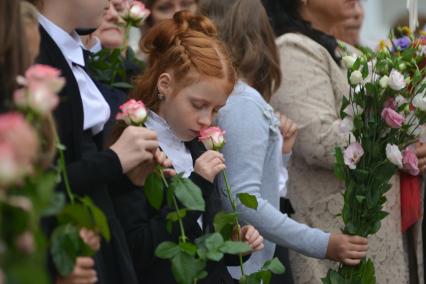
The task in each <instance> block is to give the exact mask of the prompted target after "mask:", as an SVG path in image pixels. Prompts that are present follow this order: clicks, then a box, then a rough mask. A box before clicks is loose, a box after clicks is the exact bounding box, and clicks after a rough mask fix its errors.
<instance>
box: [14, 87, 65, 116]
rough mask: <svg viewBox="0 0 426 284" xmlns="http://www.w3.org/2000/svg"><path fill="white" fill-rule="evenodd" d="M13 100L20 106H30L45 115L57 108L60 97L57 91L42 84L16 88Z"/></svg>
mask: <svg viewBox="0 0 426 284" xmlns="http://www.w3.org/2000/svg"><path fill="white" fill-rule="evenodd" d="M13 101H14V102H15V104H16V105H17V106H18V107H20V108H30V109H31V110H33V111H35V112H36V113H38V114H40V115H45V114H48V113H50V112H52V111H53V110H54V109H55V108H56V106H57V105H58V103H59V98H58V95H57V94H56V93H54V92H51V91H49V90H48V89H47V88H45V87H43V86H41V85H40V86H39V87H38V88H33V89H26V88H23V89H19V90H16V91H15V93H14V94H13Z"/></svg>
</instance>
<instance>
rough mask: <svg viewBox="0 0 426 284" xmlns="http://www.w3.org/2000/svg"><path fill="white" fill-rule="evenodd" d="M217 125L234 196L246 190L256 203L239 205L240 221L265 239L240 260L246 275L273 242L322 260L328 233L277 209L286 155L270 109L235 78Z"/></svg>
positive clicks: (236, 269)
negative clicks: (254, 206)
mask: <svg viewBox="0 0 426 284" xmlns="http://www.w3.org/2000/svg"><path fill="white" fill-rule="evenodd" d="M217 123H218V125H219V126H220V127H221V128H222V129H224V130H225V131H226V141H227V142H226V144H225V147H224V149H223V154H224V156H225V160H226V166H227V170H226V171H227V175H228V181H229V183H230V186H231V190H232V194H233V195H234V197H235V196H236V194H238V193H242V192H246V193H250V194H252V195H255V196H256V197H257V200H258V204H259V206H258V208H257V210H256V211H255V210H253V209H249V208H246V207H245V206H244V205H242V204H240V203H239V204H238V208H237V210H238V212H239V214H240V220H241V222H242V223H243V224H251V225H253V226H255V227H256V229H257V230H259V232H260V233H261V234H262V235H263V237H264V238H265V248H264V249H263V250H262V251H260V252H256V253H253V254H252V256H251V257H250V259H249V260H248V261H247V262H246V263H245V264H244V268H245V271H246V273H247V274H250V273H253V272H256V271H258V270H259V269H260V267H261V266H262V265H263V263H264V262H265V261H266V260H268V259H271V258H272V257H273V255H274V252H275V244H278V245H280V246H284V247H288V248H290V249H293V250H295V251H298V252H300V253H302V254H304V255H307V256H311V257H315V258H324V257H325V254H326V251H327V245H328V240H329V238H330V234H329V233H325V232H323V231H321V230H319V229H312V228H310V227H308V226H306V225H304V224H300V223H298V222H296V221H294V220H292V219H291V218H289V217H288V216H287V215H286V214H282V213H281V212H280V210H279V204H280V203H279V200H280V196H279V186H280V185H279V175H280V171H282V168H283V163H284V166H286V164H287V161H288V157H286V156H283V155H282V143H283V141H282V136H281V133H280V129H279V124H280V123H279V119H278V117H277V116H276V115H275V114H274V111H273V109H272V107H271V106H270V105H269V104H268V103H267V102H266V101H265V100H264V99H263V98H262V96H261V95H260V94H259V93H258V92H257V91H256V90H255V89H253V88H251V87H250V86H249V85H247V84H246V83H244V82H242V81H239V82H238V83H237V85H236V86H235V89H234V91H233V93H232V94H231V96H230V97H229V98H228V101H227V103H226V105H225V107H223V108H222V109H221V110H220V112H219V115H218V119H217ZM290 178H291V177H290ZM218 181H219V186H220V188H221V190H222V191H223V195H222V197H223V198H222V203H223V206H224V208H226V209H227V210H231V207H230V204H229V201H228V200H227V198H226V191H225V186H224V183H223V179H221V178H219V179H218ZM229 271H230V272H231V274H232V276H233V277H234V278H236V279H238V278H240V276H241V274H240V271H239V267H229Z"/></svg>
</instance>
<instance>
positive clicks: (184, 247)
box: [179, 242, 197, 256]
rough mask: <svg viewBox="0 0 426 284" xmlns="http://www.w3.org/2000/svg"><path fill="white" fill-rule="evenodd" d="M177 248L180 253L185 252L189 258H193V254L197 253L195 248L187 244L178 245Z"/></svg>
mask: <svg viewBox="0 0 426 284" xmlns="http://www.w3.org/2000/svg"><path fill="white" fill-rule="evenodd" d="M179 248H180V249H181V251H183V252H186V253H187V254H189V255H191V256H194V255H195V253H196V252H197V246H196V245H194V244H192V243H189V242H186V243H180V244H179Z"/></svg>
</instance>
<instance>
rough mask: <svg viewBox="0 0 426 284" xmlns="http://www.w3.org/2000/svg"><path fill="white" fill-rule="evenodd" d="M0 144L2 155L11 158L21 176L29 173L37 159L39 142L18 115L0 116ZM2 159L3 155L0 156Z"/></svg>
mask: <svg viewBox="0 0 426 284" xmlns="http://www.w3.org/2000/svg"><path fill="white" fill-rule="evenodd" d="M0 144H1V145H3V149H2V151H3V153H8V154H6V155H7V156H9V157H10V155H12V156H13V158H14V161H15V162H16V163H17V165H19V169H20V170H21V171H22V173H23V174H26V173H29V172H31V170H32V164H33V163H34V162H35V161H36V159H37V154H38V150H39V141H38V136H37V133H36V132H35V131H34V129H33V128H32V127H31V126H30V125H29V124H28V123H27V122H26V121H25V119H24V118H23V116H22V115H21V114H20V113H16V112H11V113H6V114H2V115H0ZM5 145H9V146H5ZM8 147H11V149H9V148H8ZM2 158H3V155H0V159H2Z"/></svg>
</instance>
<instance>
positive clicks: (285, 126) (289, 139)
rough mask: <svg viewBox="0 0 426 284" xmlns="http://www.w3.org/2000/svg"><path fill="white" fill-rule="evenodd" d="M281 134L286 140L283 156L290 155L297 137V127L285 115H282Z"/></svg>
mask: <svg viewBox="0 0 426 284" xmlns="http://www.w3.org/2000/svg"><path fill="white" fill-rule="evenodd" d="M280 122H281V134H282V136H283V138H284V143H283V154H288V153H290V152H291V150H292V149H293V146H294V143H295V142H296V137H297V131H298V128H297V125H296V123H294V122H293V121H292V120H291V119H289V118H288V117H287V116H285V115H280Z"/></svg>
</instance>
